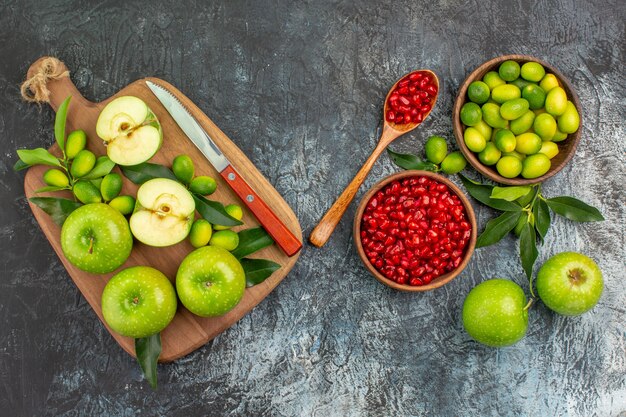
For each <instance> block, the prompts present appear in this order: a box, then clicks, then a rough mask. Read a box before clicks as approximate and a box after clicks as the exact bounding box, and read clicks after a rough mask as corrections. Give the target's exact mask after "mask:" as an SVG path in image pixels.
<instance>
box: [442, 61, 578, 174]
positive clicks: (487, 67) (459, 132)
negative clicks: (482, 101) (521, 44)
mask: <svg viewBox="0 0 626 417" xmlns="http://www.w3.org/2000/svg"><path fill="white" fill-rule="evenodd" d="M508 60H512V61H517V62H519V63H520V64H523V63H525V62H528V61H533V62H538V63H540V64H541V65H543V67H544V68H545V69H546V73H552V74H554V75H555V76H556V78H557V79H558V80H559V83H560V85H561V87H563V89H564V90H565V92H566V93H567V98H568V99H569V100H570V101H571V102H572V103H574V106H576V110H577V111H578V114H579V115H580V127H579V128H578V130H577V131H576V132H575V133H572V134H570V135H568V136H567V138H566V139H564V140H563V141H561V142H556V143H557V145H558V147H559V153H558V155H557V156H555V157H554V158H552V160H551V162H552V166H551V167H550V170H549V171H548V172H546V173H545V174H544V175H542V176H541V177H538V178H531V179H526V178H522V177H516V178H505V177H503V176H502V175H500V174H498V171H496V167H495V165H494V166H487V165H484V164H483V163H482V162H480V160H479V159H478V155H477V154H475V153H474V152H472V151H470V150H469V149H468V148H467V146H466V145H465V141H464V140H463V132H465V126H464V125H463V123H461V117H460V113H461V107H463V105H464V104H465V103H466V102H467V100H468V98H467V88H468V86H469V85H470V84H471V83H472V82H474V81H479V80H482V78H483V76H484V75H485V74H486V73H487V72H489V71H496V72H497V71H498V67H499V66H500V64H501V63H503V62H504V61H508ZM452 114H453V115H452V123H453V127H454V136H455V137H456V141H457V143H458V145H459V148H460V149H461V152H463V155H465V158H466V159H467V160H468V162H469V163H470V164H471V165H472V166H473V167H474V168H475V169H476V170H477V171H478V172H480V173H481V174H483V175H484V176H485V177H487V178H489V179H491V180H493V181H495V182H498V183H501V184H508V185H528V184H535V183H538V182H542V181H545V180H547V179H548V178H550V177H551V176H553V175H554V174H556V173H557V172H559V171H560V170H561V169H563V167H564V166H565V164H567V163H568V162H569V160H570V159H572V157H573V156H574V153H575V152H576V146H578V142H579V141H580V136H581V132H582V122H583V119H582V108H581V106H580V101H579V100H578V96H577V95H576V92H575V91H574V89H573V88H572V85H571V84H570V82H569V81H568V80H567V78H565V76H564V75H563V74H561V72H560V71H559V70H558V69H556V68H555V67H553V66H552V65H550V64H548V63H547V62H544V61H542V60H541V59H538V58H535V57H532V56H528V55H503V56H499V57H497V58H494V59H491V60H489V61H487V62H485V63H484V64H482V65H481V66H479V67H478V68H476V69H475V70H474V71H473V72H472V73H471V74H470V75H469V76H468V77H467V78H466V79H465V81H464V82H463V84H462V85H461V88H460V89H459V93H458V95H457V97H456V101H455V102H454V108H453V113H452Z"/></svg>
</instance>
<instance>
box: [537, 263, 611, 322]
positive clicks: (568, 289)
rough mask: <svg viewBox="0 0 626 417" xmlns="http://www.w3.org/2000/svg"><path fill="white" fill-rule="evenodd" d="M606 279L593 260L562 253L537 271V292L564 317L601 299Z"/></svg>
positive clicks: (584, 309)
mask: <svg viewBox="0 0 626 417" xmlns="http://www.w3.org/2000/svg"><path fill="white" fill-rule="evenodd" d="M603 287H604V282H603V279H602V271H600V268H599V267H598V265H597V264H596V263H595V262H594V261H593V259H591V258H589V257H587V256H585V255H583V254H581V253H576V252H562V253H559V254H557V255H554V256H553V257H552V258H550V259H548V260H547V261H546V263H544V264H543V265H542V266H541V268H540V269H539V272H538V273H537V293H538V294H539V298H541V300H542V301H543V303H544V304H545V305H546V306H547V307H548V308H549V309H550V310H553V311H555V312H557V313H559V314H562V315H564V316H577V315H579V314H582V313H584V312H586V311H589V310H591V309H592V308H593V307H594V306H595V305H596V304H597V303H598V300H599V299H600V296H601V295H602V289H603Z"/></svg>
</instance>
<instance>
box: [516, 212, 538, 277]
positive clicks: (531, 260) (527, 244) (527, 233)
mask: <svg viewBox="0 0 626 417" xmlns="http://www.w3.org/2000/svg"><path fill="white" fill-rule="evenodd" d="M538 254H539V252H538V251H537V237H536V235H535V228H534V227H532V226H531V225H530V223H526V224H525V225H524V228H523V229H522V233H521V234H520V237H519V256H520V259H521V260H522V268H524V272H526V276H527V277H528V279H529V280H531V282H530V286H531V287H532V285H533V283H532V276H533V265H535V261H536V260H537V255H538Z"/></svg>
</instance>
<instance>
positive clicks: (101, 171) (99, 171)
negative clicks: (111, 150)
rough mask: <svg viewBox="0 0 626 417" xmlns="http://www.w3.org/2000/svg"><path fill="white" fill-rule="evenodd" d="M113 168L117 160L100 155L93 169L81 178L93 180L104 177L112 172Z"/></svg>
mask: <svg viewBox="0 0 626 417" xmlns="http://www.w3.org/2000/svg"><path fill="white" fill-rule="evenodd" d="M113 168H115V162H113V161H111V160H110V159H109V157H108V156H100V157H98V159H97V160H96V165H94V167H93V168H92V170H91V171H89V173H88V174H87V175H85V176H84V177H82V178H81V179H83V180H93V179H95V178H101V177H104V176H105V175H107V174H108V173H109V172H111V171H112V170H113Z"/></svg>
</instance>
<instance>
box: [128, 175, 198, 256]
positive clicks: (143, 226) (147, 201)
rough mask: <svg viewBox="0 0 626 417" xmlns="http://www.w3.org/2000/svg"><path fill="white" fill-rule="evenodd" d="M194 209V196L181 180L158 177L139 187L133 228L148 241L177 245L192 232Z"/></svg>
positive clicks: (154, 243) (131, 220) (135, 232)
mask: <svg viewBox="0 0 626 417" xmlns="http://www.w3.org/2000/svg"><path fill="white" fill-rule="evenodd" d="M195 210H196V203H195V201H194V200H193V197H192V196H191V194H190V193H189V191H187V189H186V188H185V187H183V186H182V185H181V184H180V183H179V182H176V181H174V180H170V179H167V178H155V179H152V180H149V181H146V182H145V183H143V184H142V185H141V187H139V189H138V190H137V203H136V205H135V211H134V213H133V215H132V216H130V230H131V231H132V232H133V235H134V236H135V237H136V238H137V239H138V240H139V241H140V242H143V243H145V244H146V245H150V246H158V247H163V246H170V245H175V244H176V243H178V242H180V241H181V240H183V239H185V238H186V237H187V235H188V234H189V231H190V230H191V225H192V224H193V217H194V212H195Z"/></svg>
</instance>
